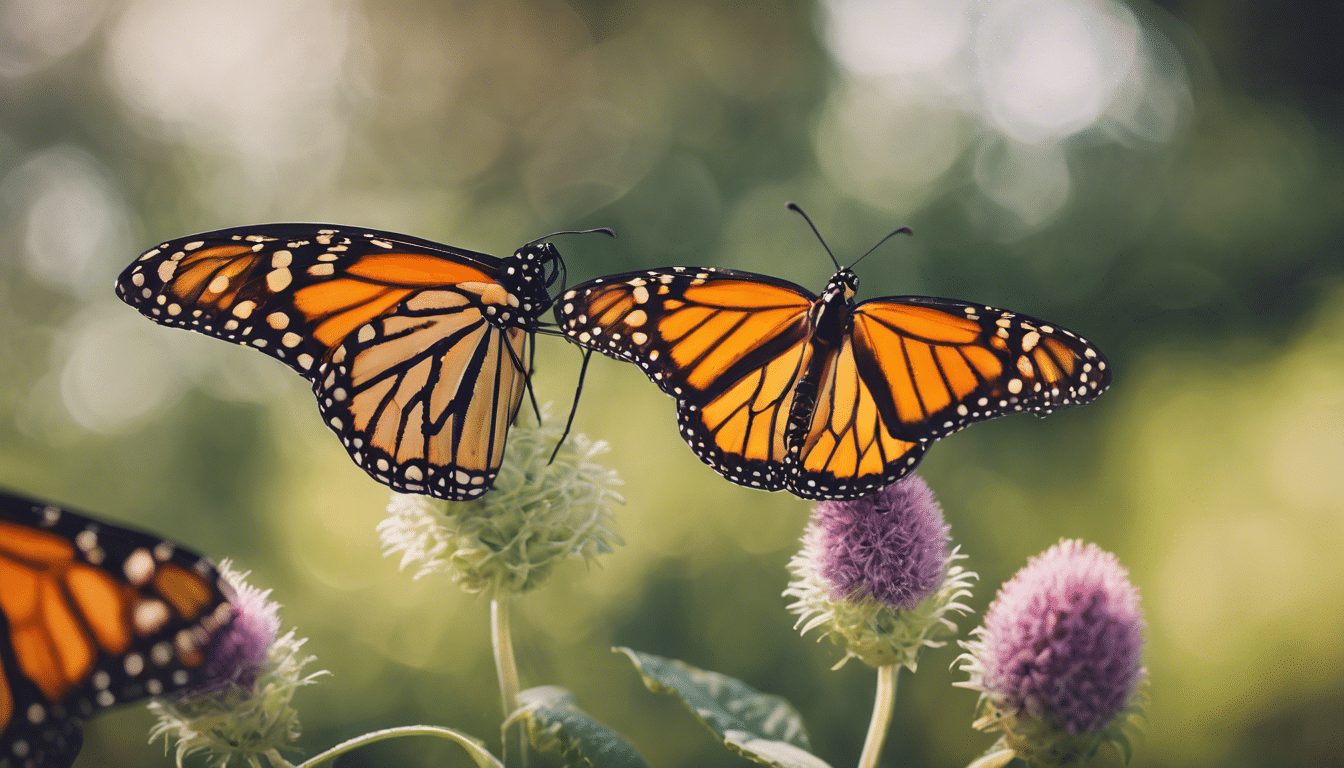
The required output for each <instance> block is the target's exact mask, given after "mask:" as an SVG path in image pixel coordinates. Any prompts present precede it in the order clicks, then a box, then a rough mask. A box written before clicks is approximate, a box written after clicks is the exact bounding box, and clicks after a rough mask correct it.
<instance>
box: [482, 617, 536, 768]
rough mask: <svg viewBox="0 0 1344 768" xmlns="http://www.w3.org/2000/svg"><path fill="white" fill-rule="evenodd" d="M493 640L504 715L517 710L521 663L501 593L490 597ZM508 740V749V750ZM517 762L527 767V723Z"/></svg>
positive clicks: (520, 734)
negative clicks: (516, 654) (519, 664)
mask: <svg viewBox="0 0 1344 768" xmlns="http://www.w3.org/2000/svg"><path fill="white" fill-rule="evenodd" d="M490 642H491V644H492V645H494V647H495V670H496V671H497V672H498V673H499V695H500V698H501V699H502V700H503V704H504V717H505V718H508V717H509V715H512V714H513V713H514V711H515V710H517V709H518V691H519V690H520V686H519V683H518V663H517V662H516V661H515V660H514V656H513V634H512V633H511V632H510V630H509V605H508V603H506V602H504V600H503V599H501V598H500V597H499V596H498V595H495V596H494V597H493V598H491V600H490ZM507 743H508V742H507V739H506V740H505V745H506V748H505V752H506V753H507V752H508V749H507ZM517 764H518V765H520V766H522V768H527V726H526V725H524V724H523V723H521V722H520V723H519V724H518V763H517Z"/></svg>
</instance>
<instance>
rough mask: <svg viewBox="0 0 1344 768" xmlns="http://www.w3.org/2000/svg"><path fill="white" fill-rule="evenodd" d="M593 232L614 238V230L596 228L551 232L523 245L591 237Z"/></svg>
mask: <svg viewBox="0 0 1344 768" xmlns="http://www.w3.org/2000/svg"><path fill="white" fill-rule="evenodd" d="M595 232H601V233H602V234H604V235H607V236H609V237H615V236H616V231H615V230H613V229H608V228H606V227H598V228H597V229H566V230H563V231H561V232H552V233H551V234H549V235H542V236H541V237H538V238H537V239H536V240H531V241H529V242H527V243H525V245H536V244H537V243H540V242H541V241H542V240H550V239H551V238H552V237H558V236H560V235H591V234H593V233H595Z"/></svg>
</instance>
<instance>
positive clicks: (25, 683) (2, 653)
mask: <svg viewBox="0 0 1344 768" xmlns="http://www.w3.org/2000/svg"><path fill="white" fill-rule="evenodd" d="M231 598H232V590H231V589H230V587H229V586H228V585H227V584H225V583H224V582H223V581H222V580H220V579H219V576H218V574H217V573H216V571H215V569H214V566H213V565H212V564H211V563H210V562H209V561H207V560H204V559H202V558H201V557H199V556H197V555H195V554H193V553H191V552H189V551H187V550H185V549H182V548H180V547H178V546H176V545H174V544H172V543H171V542H167V541H163V540H161V539H156V538H154V537H151V536H146V535H144V534H141V533H137V532H135V531H130V530H126V529H124V528H119V527H117V526H114V525H111V524H108V523H100V522H97V521H94V520H91V519H89V518H87V517H84V516H82V515H79V514H76V513H74V512H70V511H67V510H62V509H58V508H56V507H53V506H51V505H47V504H42V503H40V502H34V501H30V500H28V499H24V498H20V497H17V496H12V495H9V494H6V493H3V492H0V630H3V633H4V636H3V637H0V667H3V669H2V670H0V672H2V674H0V763H2V762H3V761H4V759H5V758H9V759H11V760H13V761H14V763H13V764H14V765H17V766H21V765H28V764H33V765H44V766H47V765H53V766H68V765H70V763H72V762H73V761H74V759H75V756H76V755H77V754H78V753H79V747H80V745H81V743H82V736H81V730H80V725H81V723H82V721H83V720H84V719H87V718H88V717H90V716H92V715H93V714H94V713H96V712H97V711H98V710H100V709H103V708H105V707H108V706H111V705H113V704H117V703H122V702H126V701H133V700H135V699H140V698H144V697H147V696H155V695H159V694H161V693H167V692H170V691H174V690H178V689H181V688H183V687H186V686H188V685H191V684H193V683H195V682H197V681H199V679H200V675H201V671H202V669H201V668H202V665H203V663H204V655H203V653H202V649H203V648H204V646H205V645H206V644H207V643H208V642H209V641H210V639H211V638H212V637H214V636H215V635H216V634H217V633H218V632H219V631H220V630H221V629H222V628H223V627H224V626H226V625H227V623H228V622H229V621H231V620H232V618H233V608H232V605H231V604H230V602H229V600H230V599H231Z"/></svg>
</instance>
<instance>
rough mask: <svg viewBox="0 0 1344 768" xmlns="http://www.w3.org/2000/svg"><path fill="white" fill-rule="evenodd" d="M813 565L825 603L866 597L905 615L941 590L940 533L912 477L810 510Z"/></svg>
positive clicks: (938, 512)
mask: <svg viewBox="0 0 1344 768" xmlns="http://www.w3.org/2000/svg"><path fill="white" fill-rule="evenodd" d="M812 524H813V525H814V526H816V528H817V534H818V539H817V544H818V545H819V546H818V549H819V551H820V553H821V554H820V557H819V558H818V563H817V565H818V566H819V570H820V574H821V576H822V577H823V578H824V579H825V580H826V581H827V582H829V583H830V584H831V586H832V591H831V598H832V599H834V600H842V599H845V598H857V597H870V598H872V599H874V600H877V601H878V602H880V603H882V604H884V605H886V606H887V607H888V608H891V609H892V610H898V609H903V610H910V609H913V608H914V607H915V606H917V605H919V604H920V602H922V601H923V600H924V598H926V597H928V596H929V595H931V594H933V593H934V591H936V590H937V589H938V587H939V586H940V585H941V584H942V582H943V576H944V572H945V571H946V568H947V562H948V559H947V558H948V533H949V531H950V528H949V527H948V525H947V523H945V522H944V521H943V510H942V508H941V507H939V506H938V502H937V501H936V500H935V499H934V497H933V491H932V490H930V489H929V486H928V484H927V483H925V482H924V480H923V479H922V478H920V477H919V476H918V475H913V474H912V475H907V476H906V477H905V478H904V479H902V480H900V481H899V482H897V483H893V484H892V485H889V486H887V487H886V488H884V489H882V490H881V491H878V492H877V493H875V494H873V495H871V496H865V497H863V498H860V499H854V500H852V501H823V502H821V503H819V504H817V507H816V511H815V512H814V513H813V519H812Z"/></svg>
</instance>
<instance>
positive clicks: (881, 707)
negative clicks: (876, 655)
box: [859, 664, 901, 768]
mask: <svg viewBox="0 0 1344 768" xmlns="http://www.w3.org/2000/svg"><path fill="white" fill-rule="evenodd" d="M900 671H901V668H900V667H899V666H898V665H896V664H887V665H886V666H883V667H878V668H877V697H876V699H875V700H874V701H873V719H872V720H870V721H869V722H868V738H866V739H864V740H863V754H862V755H860V756H859V768H877V759H878V758H879V757H880V756H881V755H882V744H883V742H885V741H886V740H887V726H889V725H891V712H892V710H893V709H894V708H895V707H896V675H897V674H898V673H899V672H900Z"/></svg>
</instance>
